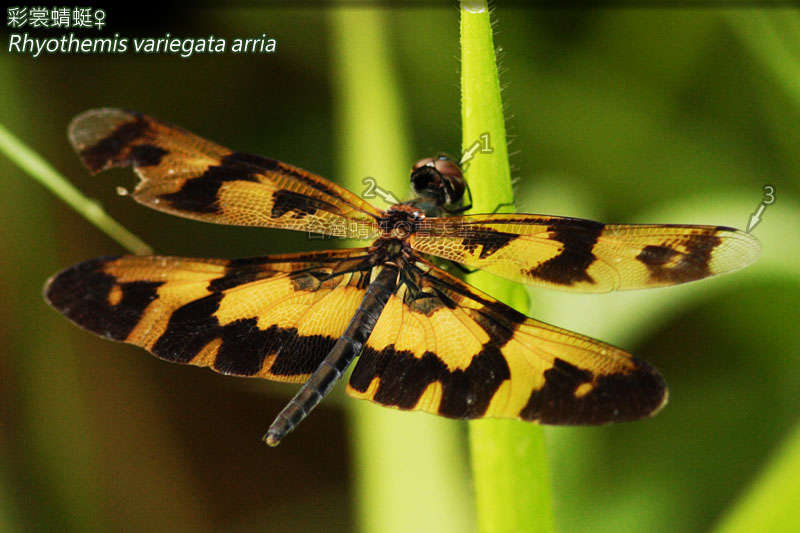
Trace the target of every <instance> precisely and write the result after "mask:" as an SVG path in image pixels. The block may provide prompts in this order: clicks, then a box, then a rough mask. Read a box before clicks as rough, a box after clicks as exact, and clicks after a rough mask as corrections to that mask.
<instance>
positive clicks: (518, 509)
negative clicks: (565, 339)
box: [461, 2, 553, 532]
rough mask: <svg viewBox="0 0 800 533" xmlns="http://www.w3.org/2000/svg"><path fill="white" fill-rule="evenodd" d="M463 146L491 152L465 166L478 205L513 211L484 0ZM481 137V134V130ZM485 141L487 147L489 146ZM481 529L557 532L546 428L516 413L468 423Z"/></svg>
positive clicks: (466, 43)
mask: <svg viewBox="0 0 800 533" xmlns="http://www.w3.org/2000/svg"><path fill="white" fill-rule="evenodd" d="M461 69H462V70H461V94H462V104H461V106H462V107H461V120H462V128H463V136H462V145H463V149H464V151H465V152H466V151H468V150H470V148H471V147H472V146H473V145H474V143H475V142H476V141H478V142H480V141H481V140H482V139H483V141H484V143H485V141H486V139H487V138H486V134H488V142H489V144H490V145H491V149H492V152H491V153H476V154H475V155H474V157H473V158H472V159H471V160H470V161H469V166H468V168H467V171H466V176H467V181H468V183H469V186H470V191H471V193H472V204H473V211H474V212H476V213H488V212H492V211H494V210H495V209H497V208H498V206H499V211H510V210H513V207H512V205H511V204H512V203H513V190H512V185H511V175H510V170H509V164H508V149H507V145H506V131H505V123H504V118H503V104H502V100H501V98H500V81H499V78H498V74H497V65H496V62H495V53H494V43H493V40H492V30H491V24H490V20H489V10H488V8H487V6H486V3H485V2H462V4H461ZM482 136H483V137H482ZM485 147H486V146H485V144H484V148H485ZM470 282H471V283H473V284H475V285H478V286H479V287H480V288H482V289H483V290H485V291H487V292H488V293H490V294H491V295H493V296H495V297H497V298H499V299H500V300H503V301H505V302H507V303H509V304H511V305H513V306H514V307H516V308H517V309H519V310H521V311H527V307H528V300H527V295H526V293H525V291H524V290H523V289H522V288H521V287H518V286H516V285H514V284H512V283H508V282H505V281H502V280H499V279H496V278H490V277H488V276H487V277H484V276H483V275H480V273H476V274H473V275H471V276H470ZM470 446H471V454H472V468H473V472H474V481H475V493H476V504H477V512H478V530H479V531H481V532H501V531H502V532H511V531H526V532H536V531H552V528H553V526H552V524H553V518H552V510H551V503H550V485H549V477H548V473H547V457H546V453H545V443H544V433H543V431H542V428H541V427H539V426H535V425H531V424H525V423H522V422H519V421H517V420H481V421H476V422H472V423H471V424H470Z"/></svg>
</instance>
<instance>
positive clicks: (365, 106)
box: [331, 7, 472, 533]
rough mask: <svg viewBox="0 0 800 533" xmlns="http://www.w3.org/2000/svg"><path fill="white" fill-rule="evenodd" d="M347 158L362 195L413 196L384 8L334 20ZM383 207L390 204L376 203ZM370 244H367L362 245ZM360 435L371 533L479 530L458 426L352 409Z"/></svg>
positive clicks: (355, 438)
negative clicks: (370, 189)
mask: <svg viewBox="0 0 800 533" xmlns="http://www.w3.org/2000/svg"><path fill="white" fill-rule="evenodd" d="M331 22H332V28H333V34H332V42H333V49H334V50H335V51H336V54H335V57H334V61H335V64H334V68H333V69H332V72H333V73H334V76H335V78H334V88H335V93H336V101H337V114H338V117H337V124H338V125H339V127H338V128H337V132H338V135H337V142H338V147H337V153H339V154H341V156H342V160H341V163H340V164H339V169H340V171H341V175H342V176H345V179H344V183H345V185H346V186H348V188H350V189H351V190H353V191H355V192H359V191H362V190H364V188H365V187H364V185H363V183H362V182H361V180H362V178H363V177H365V176H372V177H374V178H375V179H376V180H377V185H378V186H379V187H381V188H383V189H385V190H388V191H391V192H392V193H394V195H395V196H397V197H398V198H404V197H406V196H407V195H406V194H405V191H408V190H409V185H408V172H409V169H410V167H411V163H412V161H411V158H410V157H409V155H408V152H409V149H408V144H409V142H408V136H407V134H406V129H405V127H404V120H403V111H402V105H401V97H400V94H399V93H398V89H397V87H398V84H397V83H396V81H395V79H394V75H393V71H392V70H391V68H390V66H389V65H390V54H389V45H388V43H387V37H386V34H385V31H384V30H385V28H386V27H387V25H388V19H387V17H386V13H385V11H384V12H381V11H380V10H371V9H359V8H351V7H347V8H341V9H337V10H336V11H334V12H333V13H332V18H331ZM370 201H372V202H374V203H375V204H376V205H377V206H379V207H385V205H382V200H380V199H379V198H373V199H371V200H370ZM362 245H363V244H362ZM348 403H349V404H350V406H351V414H352V416H351V423H352V428H353V434H352V439H351V440H352V445H353V463H354V467H353V477H354V482H355V487H356V507H357V509H356V511H357V515H358V520H359V522H360V526H361V529H362V531H366V532H381V533H387V532H405V531H422V530H436V531H437V532H448V531H452V532H458V533H461V532H463V531H469V529H470V528H469V520H470V517H471V515H472V513H471V507H470V506H471V499H470V494H469V489H468V485H469V483H468V480H467V468H466V467H465V463H466V457H464V455H463V453H462V449H463V443H462V440H461V438H460V433H459V428H458V424H457V423H455V422H453V421H452V420H445V419H441V418H439V417H434V416H431V415H428V414H423V413H403V412H398V411H393V410H389V409H385V408H381V407H377V406H375V405H370V404H369V403H367V402H355V401H352V402H348Z"/></svg>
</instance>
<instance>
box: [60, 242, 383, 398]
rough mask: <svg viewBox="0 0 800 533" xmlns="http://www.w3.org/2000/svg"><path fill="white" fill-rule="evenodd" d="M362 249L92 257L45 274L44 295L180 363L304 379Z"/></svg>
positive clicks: (361, 268)
mask: <svg viewBox="0 0 800 533" xmlns="http://www.w3.org/2000/svg"><path fill="white" fill-rule="evenodd" d="M366 257H367V256H366V250H365V249H351V250H340V251H328V252H315V253H307V254H290V255H282V256H271V257H258V258H250V259H238V260H224V259H183V258H178V257H158V256H151V257H145V256H124V257H118V258H101V259H93V260H91V261H86V262H84V263H80V264H78V265H75V266H73V267H71V268H68V269H66V270H64V271H63V272H61V273H59V274H57V275H55V276H54V277H53V278H51V279H50V280H49V281H48V283H47V286H46V287H45V297H46V298H47V301H48V302H49V303H50V304H51V305H52V306H53V307H55V308H56V309H57V310H58V311H60V312H61V313H63V314H64V315H65V316H66V317H67V318H69V319H70V320H72V321H73V322H74V323H76V324H77V325H79V326H81V327H82V328H85V329H87V330H89V331H92V332H94V333H97V334H98V335H101V336H103V337H106V338H109V339H113V340H117V341H124V342H127V343H130V344H135V345H137V346H141V347H143V348H145V349H146V350H148V351H149V352H151V353H152V354H154V355H156V356H157V357H160V358H161V359H165V360H167V361H171V362H176V363H187V364H192V365H196V366H207V367H210V368H211V369H213V370H215V371H217V372H221V373H223V374H232V375H237V376H254V377H262V378H267V379H272V380H277V381H288V382H302V381H305V380H306V379H307V378H308V376H309V375H310V374H311V373H312V372H313V371H314V370H315V369H316V368H317V366H319V363H320V362H321V361H322V360H323V359H324V358H325V356H326V355H327V353H328V351H329V350H330V349H331V347H332V346H333V344H334V342H335V341H336V339H338V338H339V337H340V336H341V334H342V332H344V330H345V327H346V326H347V323H348V321H349V320H350V317H351V316H352V314H353V313H354V312H355V310H356V309H357V308H358V305H359V303H360V301H361V299H362V297H363V294H364V292H365V290H366V287H367V285H368V284H369V281H370V275H371V267H370V266H369V265H368V264H367V263H366V262H365V260H366Z"/></svg>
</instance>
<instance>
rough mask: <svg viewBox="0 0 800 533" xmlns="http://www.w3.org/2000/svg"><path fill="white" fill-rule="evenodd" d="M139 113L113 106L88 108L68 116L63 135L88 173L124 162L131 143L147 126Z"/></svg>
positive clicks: (125, 162)
mask: <svg viewBox="0 0 800 533" xmlns="http://www.w3.org/2000/svg"><path fill="white" fill-rule="evenodd" d="M147 127H148V125H147V121H145V120H144V117H143V115H141V114H139V113H134V112H132V111H126V110H124V109H118V108H114V107H99V108H94V109H89V110H87V111H84V112H83V113H81V114H79V115H77V116H76V117H75V118H73V119H72V121H71V122H70V124H69V126H68V127H67V137H68V138H69V141H70V143H71V144H72V146H73V148H74V149H75V151H76V152H77V153H78V155H79V156H80V158H81V160H82V161H83V164H84V165H86V167H87V168H88V169H89V171H90V172H91V173H92V174H96V173H98V172H101V171H103V170H105V169H108V168H111V167H114V166H123V165H125V164H127V162H128V161H127V158H126V157H121V156H123V154H124V153H126V148H128V147H129V146H130V145H131V143H133V142H134V141H135V140H137V139H138V138H140V137H141V136H142V135H143V134H144V132H145V131H146V130H147Z"/></svg>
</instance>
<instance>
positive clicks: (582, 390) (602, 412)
mask: <svg viewBox="0 0 800 533" xmlns="http://www.w3.org/2000/svg"><path fill="white" fill-rule="evenodd" d="M630 361H631V363H632V366H631V367H630V368H629V369H627V370H621V371H619V372H612V373H607V374H594V378H593V379H592V374H593V373H592V372H591V371H587V370H584V369H580V368H578V367H576V366H574V365H572V364H570V363H567V362H566V361H563V360H561V359H556V361H555V363H554V365H553V368H552V369H550V370H548V371H546V372H545V384H544V386H542V387H541V388H540V389H538V390H535V391H534V392H533V393H532V394H531V397H530V399H529V401H528V404H527V405H526V406H525V408H523V410H522V411H521V412H520V418H522V419H523V420H531V421H537V422H539V423H540V424H547V425H564V426H575V425H582V426H584V425H585V426H598V425H605V424H611V423H617V422H633V421H636V420H641V419H644V418H651V417H653V416H655V415H656V414H658V412H659V411H661V410H662V409H663V408H664V406H665V405H666V404H667V401H668V399H669V390H668V388H667V384H666V382H665V381H664V378H663V377H662V376H661V374H660V373H659V372H658V370H656V369H655V368H654V367H653V366H651V365H650V364H648V363H647V362H645V361H642V360H640V359H636V358H632V359H631V360H630Z"/></svg>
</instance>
